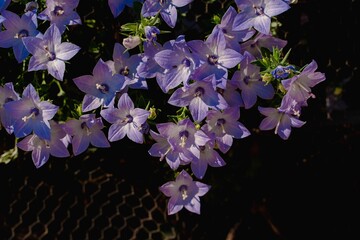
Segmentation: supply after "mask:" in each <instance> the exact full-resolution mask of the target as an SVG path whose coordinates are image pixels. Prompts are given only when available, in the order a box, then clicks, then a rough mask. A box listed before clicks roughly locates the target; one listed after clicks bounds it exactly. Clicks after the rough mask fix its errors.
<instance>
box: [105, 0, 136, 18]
mask: <svg viewBox="0 0 360 240" xmlns="http://www.w3.org/2000/svg"><path fill="white" fill-rule="evenodd" d="M133 3H134V0H108V5H109V7H110V10H111V13H112V15H113V16H114V18H116V17H118V16H119V15H120V13H122V11H123V10H124V8H125V6H128V7H130V8H132V7H133Z"/></svg>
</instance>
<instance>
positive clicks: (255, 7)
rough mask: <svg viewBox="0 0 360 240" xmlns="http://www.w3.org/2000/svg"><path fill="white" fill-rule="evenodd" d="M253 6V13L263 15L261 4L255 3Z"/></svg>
mask: <svg viewBox="0 0 360 240" xmlns="http://www.w3.org/2000/svg"><path fill="white" fill-rule="evenodd" d="M253 8H254V10H255V14H256V15H258V16H259V15H263V14H264V8H263V7H261V6H257V5H255V4H253Z"/></svg>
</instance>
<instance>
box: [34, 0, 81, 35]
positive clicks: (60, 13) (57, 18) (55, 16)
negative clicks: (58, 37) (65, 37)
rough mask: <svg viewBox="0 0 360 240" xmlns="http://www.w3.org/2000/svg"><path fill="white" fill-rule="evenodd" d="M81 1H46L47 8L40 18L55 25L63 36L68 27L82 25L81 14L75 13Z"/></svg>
mask: <svg viewBox="0 0 360 240" xmlns="http://www.w3.org/2000/svg"><path fill="white" fill-rule="evenodd" d="M79 1H80V0H46V8H45V10H44V11H42V12H41V13H40V14H39V16H38V18H39V19H41V20H45V21H50V23H51V24H55V25H56V26H57V27H58V28H59V31H60V33H61V34H63V32H64V31H65V29H66V26H67V25H76V24H81V19H80V16H79V14H78V13H77V12H76V11H74V9H75V8H76V7H77V6H78V4H79Z"/></svg>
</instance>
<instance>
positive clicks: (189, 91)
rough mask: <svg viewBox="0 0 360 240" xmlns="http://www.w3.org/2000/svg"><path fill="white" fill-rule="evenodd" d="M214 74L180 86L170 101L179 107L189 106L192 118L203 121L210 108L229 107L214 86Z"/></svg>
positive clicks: (220, 108)
mask: <svg viewBox="0 0 360 240" xmlns="http://www.w3.org/2000/svg"><path fill="white" fill-rule="evenodd" d="M212 79H213V76H210V77H207V78H206V79H204V80H202V81H195V82H194V83H192V84H190V85H188V86H184V87H182V88H178V89H176V90H175V91H174V93H173V94H172V95H171V97H170V99H169V100H168V103H169V104H171V105H174V106H177V107H186V106H189V110H190V113H191V116H192V118H193V119H194V121H196V122H201V121H202V120H203V119H204V118H205V117H206V115H207V113H208V111H209V109H218V110H223V109H225V108H227V106H228V104H227V103H226V101H225V99H224V98H223V96H221V94H220V93H218V92H217V91H216V90H215V89H214V86H213V81H211V80H212Z"/></svg>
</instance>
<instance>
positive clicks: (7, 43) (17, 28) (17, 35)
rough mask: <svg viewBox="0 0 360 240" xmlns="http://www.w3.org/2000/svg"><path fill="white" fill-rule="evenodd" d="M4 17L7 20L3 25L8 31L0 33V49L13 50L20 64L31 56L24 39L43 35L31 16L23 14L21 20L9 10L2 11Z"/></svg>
mask: <svg viewBox="0 0 360 240" xmlns="http://www.w3.org/2000/svg"><path fill="white" fill-rule="evenodd" d="M2 15H3V17H4V18H5V21H4V22H3V25H4V27H5V28H6V30H5V31H2V32H0V47H2V48H13V51H14V55H15V58H16V60H17V61H18V62H19V63H20V62H22V61H23V60H24V59H25V58H26V57H27V56H29V51H28V50H27V49H26V48H25V46H24V43H23V41H22V39H23V38H25V37H31V36H37V35H41V33H40V32H39V31H38V30H37V29H36V25H35V23H34V22H33V21H32V19H31V16H28V15H26V14H23V15H22V16H21V18H20V17H19V16H18V15H17V14H15V13H13V12H10V11H7V10H4V11H2Z"/></svg>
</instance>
